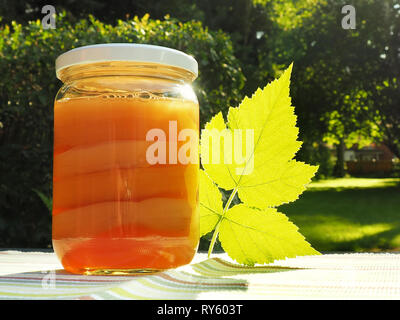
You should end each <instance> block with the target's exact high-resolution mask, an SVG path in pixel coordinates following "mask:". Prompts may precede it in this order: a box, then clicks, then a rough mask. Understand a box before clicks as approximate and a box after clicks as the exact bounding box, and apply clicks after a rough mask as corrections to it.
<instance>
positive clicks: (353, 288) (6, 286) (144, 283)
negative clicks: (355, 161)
mask: <svg viewBox="0 0 400 320" xmlns="http://www.w3.org/2000/svg"><path fill="white" fill-rule="evenodd" d="M0 299H69V300H70V299H107V300H110V299H185V300H189V299H201V300H202V299H211V300H213V299H218V300H227V299H232V300H236V299H238V300H245V299H301V300H305V299H318V300H322V299H336V300H343V299H400V255H399V254H397V253H357V254H356V253H351V254H350V253H349V254H324V255H322V256H307V257H297V258H293V259H286V260H281V261H276V262H274V263H273V264H269V265H265V266H256V267H244V266H241V265H238V264H236V263H234V262H233V261H231V260H230V259H229V257H228V256H226V255H225V254H216V255H214V256H213V257H212V258H210V259H207V256H206V255H205V254H197V256H196V257H195V259H194V261H193V262H192V263H191V264H190V265H187V266H183V267H180V268H177V269H173V270H168V271H165V272H160V273H156V274H152V275H140V276H83V275H74V274H71V273H68V272H66V271H64V270H63V269H62V266H61V264H60V262H59V261H58V260H57V257H56V256H55V254H54V253H53V252H43V251H37V252H23V251H19V250H2V251H0Z"/></svg>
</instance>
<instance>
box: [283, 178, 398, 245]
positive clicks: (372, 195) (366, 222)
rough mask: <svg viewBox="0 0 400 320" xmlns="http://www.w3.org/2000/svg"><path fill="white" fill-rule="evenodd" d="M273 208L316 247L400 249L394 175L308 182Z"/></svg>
mask: <svg viewBox="0 0 400 320" xmlns="http://www.w3.org/2000/svg"><path fill="white" fill-rule="evenodd" d="M279 209H280V211H282V212H283V213H285V214H287V215H288V217H289V219H290V220H292V221H293V222H294V223H295V224H296V225H297V226H298V227H299V228H300V232H301V233H302V234H303V235H304V236H305V237H306V239H307V240H308V241H309V242H310V243H311V244H312V245H313V246H314V247H315V248H316V249H317V250H319V251H323V252H327V251H382V250H400V179H398V178H397V179H365V178H343V179H330V180H322V181H317V182H313V183H311V184H310V186H309V189H308V191H306V192H304V194H303V195H301V196H300V198H299V199H298V200H297V201H295V202H292V203H289V204H285V205H282V206H281V207H280V208H279Z"/></svg>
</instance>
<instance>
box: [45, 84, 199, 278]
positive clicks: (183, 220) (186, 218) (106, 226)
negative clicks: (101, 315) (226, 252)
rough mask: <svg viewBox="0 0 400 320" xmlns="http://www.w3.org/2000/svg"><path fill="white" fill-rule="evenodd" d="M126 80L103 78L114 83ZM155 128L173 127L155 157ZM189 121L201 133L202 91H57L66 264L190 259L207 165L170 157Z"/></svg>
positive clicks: (136, 268)
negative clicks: (188, 95) (198, 94)
mask: <svg viewBox="0 0 400 320" xmlns="http://www.w3.org/2000/svg"><path fill="white" fill-rule="evenodd" d="M109 79H112V78H109ZM122 80H123V79H119V78H115V79H114V80H113V81H111V80H108V78H105V80H104V81H100V82H101V83H102V84H104V83H106V84H107V85H108V86H111V87H112V84H115V83H116V82H118V81H122ZM110 81H111V82H110ZM110 83H111V85H110ZM82 86H85V84H84V85H82ZM86 86H87V87H90V85H89V84H88V83H86ZM74 90H75V91H76V92H78V91H79V90H76V88H75V89H74ZM122 91H124V90H122ZM125 91H126V90H125ZM171 124H174V125H175V128H176V132H175V133H174V137H172V136H171V132H170V131H171ZM154 128H157V129H161V130H162V131H163V132H165V135H166V139H165V152H166V159H167V162H166V163H155V164H152V163H149V161H148V159H147V153H146V152H147V150H148V148H149V146H151V145H152V144H154V141H148V140H147V139H146V136H147V133H148V132H149V131H150V130H152V129H154ZM183 129H191V130H193V132H196V133H197V134H198V130H199V113H198V103H197V100H193V99H192V100H191V99H182V98H174V97H168V96H167V97H165V96H159V95H154V94H152V93H148V92H147V93H146V94H144V95H143V94H137V93H136V94H135V93H133V94H130V93H127V92H125V93H124V92H122V93H119V94H115V93H101V94H94V93H92V94H89V95H87V96H86V95H85V94H84V93H81V92H80V93H79V94H76V93H73V94H69V95H66V97H62V98H58V99H56V102H55V106H54V163H53V229H52V230H53V248H54V250H55V252H56V254H57V256H58V257H59V259H60V260H61V262H62V264H63V266H64V268H65V269H66V270H67V271H70V272H73V273H80V274H83V273H84V274H129V273H139V272H154V271H158V270H164V269H169V268H174V267H177V266H180V265H184V264H187V263H189V262H190V261H191V260H192V258H193V256H194V254H195V252H196V249H197V245H198V242H199V230H198V229H199V227H198V223H199V217H198V170H199V166H198V163H181V162H179V161H175V162H174V161H172V163H171V162H170V161H168V160H170V159H171V158H170V156H171V157H172V159H173V158H176V154H175V155H173V154H172V153H173V152H176V151H177V150H179V148H180V147H181V146H182V144H184V143H185V141H179V140H178V141H177V140H176V133H178V134H179V132H181V130H183ZM171 144H172V145H171ZM195 147H196V148H197V145H196V146H195Z"/></svg>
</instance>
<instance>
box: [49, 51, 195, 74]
mask: <svg viewBox="0 0 400 320" xmlns="http://www.w3.org/2000/svg"><path fill="white" fill-rule="evenodd" d="M107 61H135V62H144V63H157V64H164V65H168V66H172V67H177V68H181V69H185V70H187V71H189V72H191V73H193V74H194V78H196V77H197V75H198V65H197V61H196V60H195V59H194V58H193V57H192V56H190V55H188V54H186V53H183V52H182V51H178V50H175V49H171V48H167V47H161V46H154V45H149V44H136V43H107V44H95V45H91V46H84V47H79V48H75V49H72V50H70V51H67V52H65V53H63V54H61V55H60V56H59V57H58V58H57V59H56V74H57V77H59V74H60V71H61V70H63V69H65V68H67V67H70V66H73V65H78V64H87V63H96V62H107Z"/></svg>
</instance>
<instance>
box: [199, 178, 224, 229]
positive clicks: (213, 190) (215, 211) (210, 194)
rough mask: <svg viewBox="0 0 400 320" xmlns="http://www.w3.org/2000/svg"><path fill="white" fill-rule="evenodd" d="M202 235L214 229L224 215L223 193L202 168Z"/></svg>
mask: <svg viewBox="0 0 400 320" xmlns="http://www.w3.org/2000/svg"><path fill="white" fill-rule="evenodd" d="M199 197H200V201H199V202H200V236H203V235H205V234H207V233H209V232H210V231H212V230H213V229H214V228H215V226H216V225H217V223H218V221H219V220H220V218H221V217H222V212H223V211H222V195H221V192H220V191H219V190H218V188H217V186H216V185H215V184H214V183H213V182H212V180H211V179H210V178H209V177H208V176H207V174H206V173H205V172H204V171H203V170H200V196H199Z"/></svg>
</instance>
